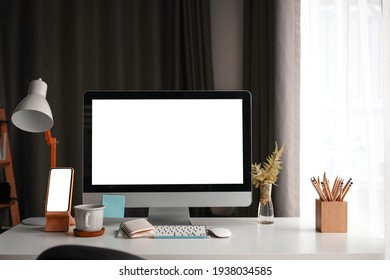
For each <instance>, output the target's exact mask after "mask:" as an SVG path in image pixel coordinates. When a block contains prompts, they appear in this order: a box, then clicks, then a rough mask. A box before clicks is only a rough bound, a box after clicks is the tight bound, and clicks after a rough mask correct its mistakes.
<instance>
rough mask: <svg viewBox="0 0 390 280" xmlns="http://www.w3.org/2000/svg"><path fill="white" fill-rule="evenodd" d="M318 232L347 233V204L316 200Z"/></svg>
mask: <svg viewBox="0 0 390 280" xmlns="http://www.w3.org/2000/svg"><path fill="white" fill-rule="evenodd" d="M316 230H317V231H319V232H347V231H348V204H347V202H345V201H321V200H319V199H316Z"/></svg>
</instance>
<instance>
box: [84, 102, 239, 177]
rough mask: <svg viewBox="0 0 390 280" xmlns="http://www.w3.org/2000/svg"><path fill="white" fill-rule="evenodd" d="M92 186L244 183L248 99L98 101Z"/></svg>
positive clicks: (94, 114)
mask: <svg viewBox="0 0 390 280" xmlns="http://www.w3.org/2000/svg"><path fill="white" fill-rule="evenodd" d="M92 126H93V127H92V143H93V144H92V184H95V185H107V184H113V185H120V184H123V185H126V184H129V185H131V184H242V183H243V134H242V100H240V99H223V100H219V99H202V100H200V99H184V100H182V99H180V100H179V99H174V100H158V99H154V100H146V99H143V100H129V99H126V100H124V99H121V100H99V99H98V100H93V101H92Z"/></svg>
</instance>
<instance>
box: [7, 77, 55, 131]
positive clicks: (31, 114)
mask: <svg viewBox="0 0 390 280" xmlns="http://www.w3.org/2000/svg"><path fill="white" fill-rule="evenodd" d="M46 92H47V84H46V83H45V82H44V81H42V79H38V80H33V81H32V82H31V83H30V86H29V88H28V94H27V96H26V97H25V98H24V99H23V100H22V101H21V102H20V103H19V105H18V106H17V107H16V108H15V111H14V113H13V114H12V117H11V120H12V123H13V124H14V125H15V126H16V127H18V128H20V129H21V130H24V131H28V132H44V131H47V130H49V129H51V128H52V127H53V124H54V122H53V114H52V113H51V109H50V106H49V103H48V102H47V100H46Z"/></svg>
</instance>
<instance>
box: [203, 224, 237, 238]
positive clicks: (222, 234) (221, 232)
mask: <svg viewBox="0 0 390 280" xmlns="http://www.w3.org/2000/svg"><path fill="white" fill-rule="evenodd" d="M207 231H208V232H209V233H210V234H211V235H213V236H215V237H219V238H226V237H230V236H231V235H232V232H231V231H230V230H229V229H227V228H220V227H215V228H209V229H207Z"/></svg>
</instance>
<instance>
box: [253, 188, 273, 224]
mask: <svg viewBox="0 0 390 280" xmlns="http://www.w3.org/2000/svg"><path fill="white" fill-rule="evenodd" d="M271 192H272V184H263V185H260V201H259V209H258V214H257V222H258V223H260V224H273V223H274V206H273V204H272V197H271Z"/></svg>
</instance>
